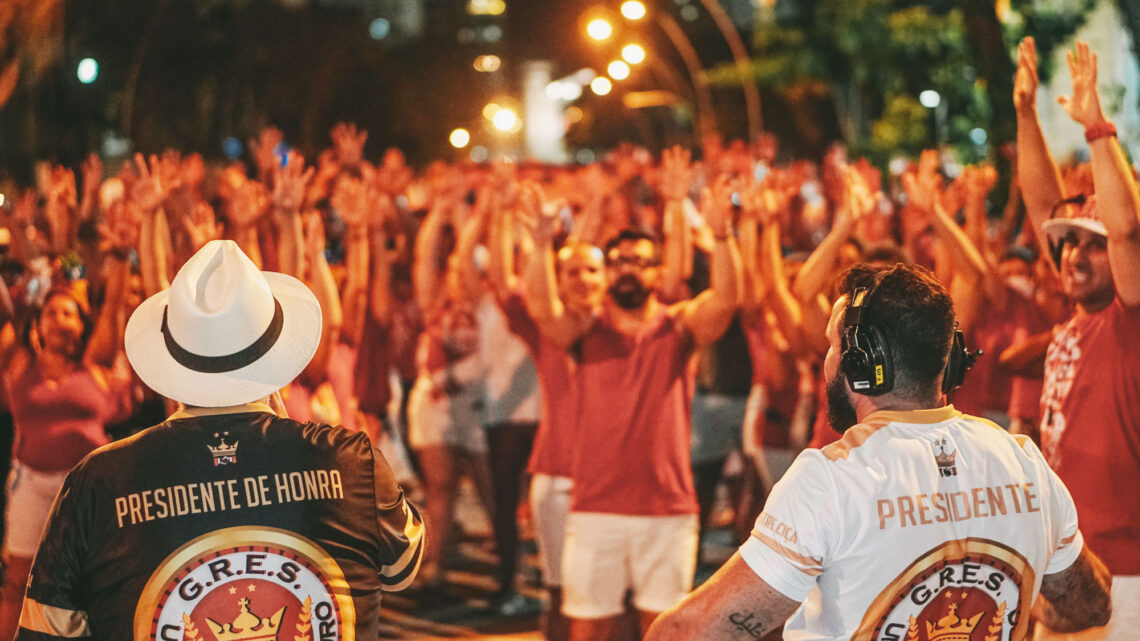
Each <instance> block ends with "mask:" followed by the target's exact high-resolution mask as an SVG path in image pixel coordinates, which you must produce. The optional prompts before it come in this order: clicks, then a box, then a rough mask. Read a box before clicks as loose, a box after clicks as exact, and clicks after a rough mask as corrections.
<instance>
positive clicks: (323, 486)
mask: <svg viewBox="0 0 1140 641" xmlns="http://www.w3.org/2000/svg"><path fill="white" fill-rule="evenodd" d="M317 483H318V484H319V486H320V497H321V498H322V499H327V498H330V497H329V473H328V471H327V470H317Z"/></svg>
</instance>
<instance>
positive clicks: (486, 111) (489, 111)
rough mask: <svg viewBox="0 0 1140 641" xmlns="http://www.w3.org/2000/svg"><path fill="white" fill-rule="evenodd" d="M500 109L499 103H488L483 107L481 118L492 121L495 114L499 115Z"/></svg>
mask: <svg viewBox="0 0 1140 641" xmlns="http://www.w3.org/2000/svg"><path fill="white" fill-rule="evenodd" d="M500 109H502V107H500V106H499V103H497V102H488V103H487V104H486V105H485V106H484V107H483V117H484V118H486V119H487V120H494V119H495V114H497V113H499V110H500Z"/></svg>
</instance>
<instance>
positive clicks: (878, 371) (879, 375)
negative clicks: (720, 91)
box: [875, 365, 883, 385]
mask: <svg viewBox="0 0 1140 641" xmlns="http://www.w3.org/2000/svg"><path fill="white" fill-rule="evenodd" d="M882 384H883V366H882V365H876V366H875V385H882Z"/></svg>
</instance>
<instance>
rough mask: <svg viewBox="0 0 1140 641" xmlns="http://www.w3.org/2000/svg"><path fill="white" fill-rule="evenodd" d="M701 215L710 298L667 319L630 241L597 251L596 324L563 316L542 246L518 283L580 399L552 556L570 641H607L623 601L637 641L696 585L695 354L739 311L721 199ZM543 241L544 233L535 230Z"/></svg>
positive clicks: (645, 261)
mask: <svg viewBox="0 0 1140 641" xmlns="http://www.w3.org/2000/svg"><path fill="white" fill-rule="evenodd" d="M703 200H704V202H703V203H702V205H703V208H704V211H705V216H706V221H707V222H708V224H709V226H710V227H711V229H712V232H713V235H714V237H715V247H714V249H713V251H712V274H711V281H712V285H711V287H710V288H709V289H708V290H707V291H705V292H703V293H701V294H700V295H699V296H697V297H696V298H693V299H692V300H687V301H683V302H679V303H676V304H673V305H665V304H664V303H662V302H660V301H659V300H658V298H657V287H658V283H659V280H660V278H661V267H660V266H659V257H658V247H657V243H656V242H655V241H654V239H653V238H652V237H651V236H648V235H646V234H644V233H641V232H637V231H632V230H627V231H623V232H621V233H620V234H618V235H617V236H616V237H615V238H613V239H612V240H611V241H610V242H608V243H607V244H606V247H605V266H606V271H605V276H606V283H607V286H608V293H607V296H606V298H605V300H604V302H603V304H602V309H601V312H600V314H598V315H597V317H595V318H587V317H582V315H580V314H579V315H574V314H570V313H567V311H566V305H565V304H564V303H563V301H561V300H560V299H559V295H558V288H557V286H556V285H555V283H556V282H557V281H556V274H555V270H554V251H553V246H552V240H551V238H550V236H551V235H550V234H539V235H538V236H537V237H536V238H535V243H536V250H537V251H536V257H535V258H534V259H532V260H537V261H541V262H540V263H537V264H536V265H535V266H536V267H538V268H537V269H528V270H527V274H526V279H527V282H526V296H527V301H526V302H527V308H528V310H529V311H530V313H531V316H532V317H533V318H534V320H535V323H536V324H537V325H538V328H539V331H540V332H541V333H542V334H543V336H544V337H546V338H547V340H549V341H550V342H551V343H552V344H554V345H556V346H558V347H559V348H561V349H563V350H565V351H566V352H567V353H568V354H569V355H570V357H571V359H572V370H571V371H572V376H573V378H574V383H575V385H576V389H577V394H578V408H577V410H578V415H577V421H576V425H577V433H576V434H575V436H574V441H573V447H572V448H571V451H568V452H566V456H568V457H570V470H569V471H570V475H571V479H572V481H573V489H572V491H571V505H570V515H569V517H568V522H567V526H566V541H565V548H564V550H563V555H562V584H563V608H562V610H563V613H564V614H565V615H566V616H567V617H568V618H569V619H570V638H571V639H572V640H578V641H586V640H592V639H605V638H608V636H609V634H610V632H611V631H612V630H613V628H614V624H615V622H616V619H617V617H618V615H620V614H621V613H622V611H623V610H624V607H623V600H624V596H625V593H626V591H627V590H632V592H633V605H634V607H635V608H636V609H637V610H638V613H639V619H640V623H641V629H642V630H643V631H644V630H645V629H646V628H648V625H649V624H650V623H651V622H652V621H653V619H654V618H655V617H656V616H657V615H658V614H659V613H660V612H661V611H663V610H665V609H666V608H668V607H670V606H671V605H673V604H674V603H676V602H677V601H679V600H680V599H681V598H682V597H683V596H684V595H685V593H686V592H688V591H689V589H690V587H691V585H692V577H693V572H694V570H695V568H696V560H697V559H696V554H697V499H696V492H695V490H694V488H693V476H692V470H691V468H690V465H689V407H690V403H691V401H692V393H693V377H692V373H691V371H690V368H689V361H690V358H691V357H692V355H693V353H694V350H696V349H698V348H700V347H702V346H705V345H708V344H710V343H711V342H713V341H714V340H716V339H717V338H718V337H719V336H720V335H721V334H722V333H723V332H724V330H725V329H726V328H727V326H728V324H729V322H730V321H731V319H732V316H733V313H734V312H735V310H736V306H737V301H738V298H739V281H740V270H741V267H740V257H739V255H738V253H737V250H736V244H735V241H734V240H733V238H732V235H731V233H730V232H731V229H730V212H729V210H728V208H729V207H730V204H729V190H727V189H713V190H711V191H710V192H709V194H708V195H707V196H706V198H705V199H703ZM544 226H547V227H549V226H550V225H544Z"/></svg>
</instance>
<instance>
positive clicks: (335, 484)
mask: <svg viewBox="0 0 1140 641" xmlns="http://www.w3.org/2000/svg"><path fill="white" fill-rule="evenodd" d="M329 480H331V481H332V497H333V498H334V499H343V498H344V486H343V485H341V482H340V470H331V471H329Z"/></svg>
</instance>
